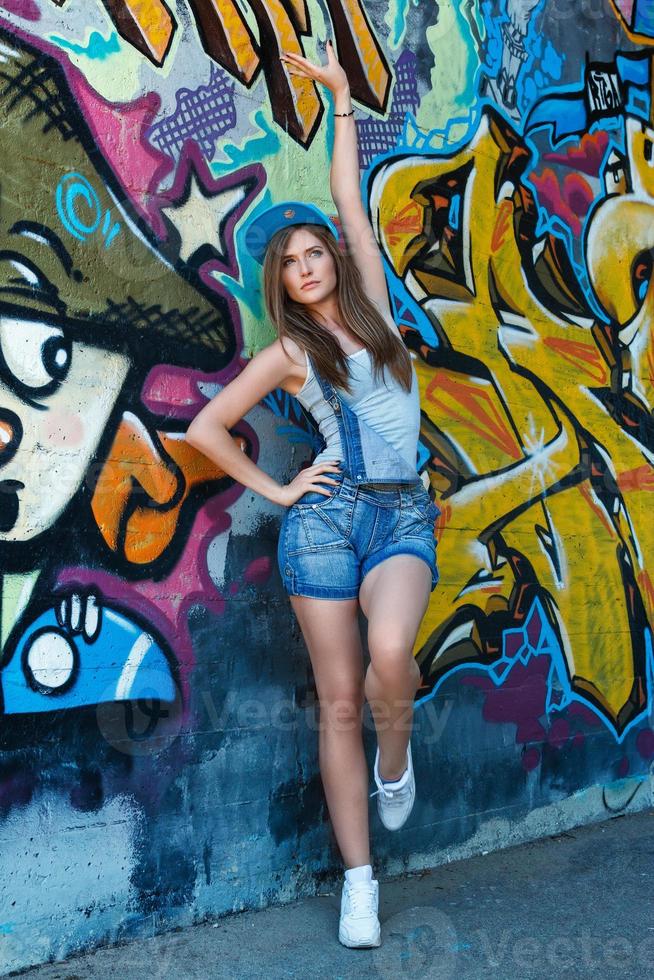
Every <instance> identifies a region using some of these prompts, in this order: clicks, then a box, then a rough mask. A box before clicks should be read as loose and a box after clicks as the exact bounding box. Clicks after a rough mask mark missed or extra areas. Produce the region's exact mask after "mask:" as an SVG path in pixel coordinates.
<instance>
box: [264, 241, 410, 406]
mask: <svg viewBox="0 0 654 980" xmlns="http://www.w3.org/2000/svg"><path fill="white" fill-rule="evenodd" d="M298 228H306V229H307V231H310V232H311V233H312V234H313V235H315V236H316V238H318V239H320V241H321V242H322V244H323V245H324V246H325V248H326V249H327V251H328V252H329V253H330V254H331V256H332V258H333V259H334V263H335V265H336V280H337V287H336V289H337V293H336V303H337V308H338V314H339V317H340V320H341V322H342V323H343V325H345V326H346V327H347V329H348V331H349V332H350V333H352V334H353V335H354V336H355V337H357V338H358V339H359V340H360V341H361V343H362V344H363V345H364V346H365V347H366V348H367V349H368V351H369V352H370V356H371V359H372V363H373V376H374V378H375V379H376V380H379V379H380V378H381V377H382V369H383V368H384V367H385V366H386V367H388V369H389V370H390V372H391V373H392V374H393V375H394V377H395V378H396V379H397V381H398V382H399V384H400V385H401V386H402V387H403V388H404V389H405V390H406V391H410V390H411V382H412V373H411V359H410V357H409V352H408V350H407V349H406V347H405V346H404V344H403V343H402V341H401V339H400V338H399V337H398V336H397V335H396V334H394V333H393V332H392V331H391V328H390V327H389V325H388V323H386V321H385V320H384V318H383V316H382V315H381V313H380V312H379V310H378V309H377V307H376V306H375V304H374V303H373V302H372V300H370V299H368V297H367V296H366V294H365V292H364V290H363V285H362V282H361V275H360V273H359V270H358V269H357V267H356V265H355V263H354V261H353V259H352V257H351V256H350V255H349V254H348V253H347V252H344V251H342V250H341V249H340V248H339V246H338V243H337V241H336V239H335V238H334V236H333V235H332V233H331V232H330V231H329V230H328V229H327V228H326V227H324V226H323V225H312V224H303V225H291V226H290V227H288V228H282V229H280V230H279V231H278V232H276V233H275V234H274V235H273V237H272V238H271V240H270V243H269V245H268V249H267V251H266V257H265V259H264V263H263V282H264V297H265V301H266V308H267V310H268V316H269V317H270V319H271V320H272V322H273V324H274V326H275V328H276V330H277V334H278V336H279V339H280V340H281V342H282V344H283V343H284V337H290V338H291V340H294V341H295V342H296V343H297V344H298V345H299V346H300V347H302V348H303V349H304V350H306V351H307V353H308V354H309V356H310V357H311V360H312V362H313V364H314V365H315V367H316V370H317V372H318V374H320V375H321V377H323V378H326V379H327V380H328V381H329V382H330V383H331V384H332V385H333V386H334V387H339V388H344V389H345V390H346V391H347V392H350V391H351V388H350V382H349V373H348V367H347V355H346V354H344V353H343V348H342V347H341V345H340V344H339V342H338V341H337V339H336V337H335V336H334V335H333V334H332V333H331V332H330V331H329V330H328V329H327V328H326V327H325V326H323V325H322V324H321V323H320V322H319V321H318V320H317V319H316V318H315V316H314V315H312V314H311V313H310V312H309V311H308V310H307V309H306V307H305V306H304V305H303V304H302V303H296V302H294V301H293V300H291V299H290V298H289V296H288V293H287V292H286V288H285V286H284V284H283V282H282V262H283V259H284V255H285V253H286V246H287V244H288V240H289V238H290V237H291V235H292V234H293V232H295V231H297V229H298Z"/></svg>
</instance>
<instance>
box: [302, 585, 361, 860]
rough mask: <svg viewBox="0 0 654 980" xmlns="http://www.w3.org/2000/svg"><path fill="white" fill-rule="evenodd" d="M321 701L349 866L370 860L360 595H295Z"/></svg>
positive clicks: (333, 810)
mask: <svg viewBox="0 0 654 980" xmlns="http://www.w3.org/2000/svg"><path fill="white" fill-rule="evenodd" d="M290 599H291V605H292V607H293V610H294V612H295V615H296V616H297V619H298V622H299V624H300V628H301V629H302V634H303V636H304V640H305V643H306V645H307V648H308V650H309V656H310V657H311V665H312V667H313V674H314V677H315V681H316V688H317V691H318V700H319V702H320V728H319V737H318V745H319V758H320V775H321V776H322V783H323V786H324V789H325V796H326V798H327V806H328V808H329V815H330V817H331V821H332V826H333V828H334V834H335V835H336V840H337V841H338V846H339V848H340V851H341V855H342V857H343V861H344V863H345V867H346V868H356V867H359V866H360V865H362V864H370V841H369V836H368V767H367V764H366V758H365V755H364V751H363V734H362V714H361V713H362V710H363V702H364V694H363V650H362V646H361V634H360V632H359V621H358V608H359V603H358V601H357V600H356V599H347V600H340V599H339V600H332V599H310V598H307V597H306V596H291V597H290Z"/></svg>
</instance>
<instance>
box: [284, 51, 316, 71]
mask: <svg viewBox="0 0 654 980" xmlns="http://www.w3.org/2000/svg"><path fill="white" fill-rule="evenodd" d="M279 60H280V61H290V62H291V64H293V65H295V66H296V67H297V68H303V69H304V70H305V71H312V70H313V71H318V70H319V66H318V65H314V64H313V62H312V61H309V59H308V58H303V57H302V55H300V54H295V52H294V51H284V53H283V54H282V55H280V59H279Z"/></svg>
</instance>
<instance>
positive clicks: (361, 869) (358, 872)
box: [345, 864, 372, 885]
mask: <svg viewBox="0 0 654 980" xmlns="http://www.w3.org/2000/svg"><path fill="white" fill-rule="evenodd" d="M345 880H346V881H347V883H348V884H349V885H356V884H359V882H363V881H372V865H370V864H360V865H358V866H357V867H356V868H346V869H345Z"/></svg>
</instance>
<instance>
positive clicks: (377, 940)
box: [338, 929, 381, 949]
mask: <svg viewBox="0 0 654 980" xmlns="http://www.w3.org/2000/svg"><path fill="white" fill-rule="evenodd" d="M338 941H339V943H341V945H343V946H347V948H348V949H370V948H372V947H373V946H381V929H378V930H377V932H376V934H375V935H374V936H373V938H372V939H370V940H359V942H355V941H353V940H351V939H348V938H347V937H346V936H344V935H343V934H342V933H341V932H340V930H339V933H338Z"/></svg>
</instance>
